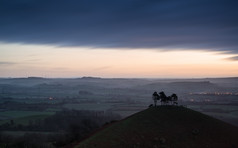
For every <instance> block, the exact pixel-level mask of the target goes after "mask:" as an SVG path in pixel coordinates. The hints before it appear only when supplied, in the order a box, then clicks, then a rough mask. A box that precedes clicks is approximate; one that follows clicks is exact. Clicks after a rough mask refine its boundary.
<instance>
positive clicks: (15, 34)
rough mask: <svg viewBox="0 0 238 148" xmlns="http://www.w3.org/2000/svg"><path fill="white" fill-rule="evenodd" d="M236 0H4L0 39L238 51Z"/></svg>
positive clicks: (8, 40)
mask: <svg viewBox="0 0 238 148" xmlns="http://www.w3.org/2000/svg"><path fill="white" fill-rule="evenodd" d="M237 4H238V1H236V0H229V1H227V0H209V1H208V0H199V1H191V0H180V1H177V0H120V1H111V0H100V1H98V0H71V1H70V2H69V1H67V0H34V1H30V0H21V1H19V0H11V1H8V0H3V1H0V18H1V22H0V41H4V42H19V43H26V44H29V43H31V44H52V45H57V46H87V47H93V48H97V47H100V48H165V49H168V50H171V49H180V48H183V49H207V50H221V51H227V52H234V53H238V41H237V39H238V17H237V16H238V10H237V8H236V6H237Z"/></svg>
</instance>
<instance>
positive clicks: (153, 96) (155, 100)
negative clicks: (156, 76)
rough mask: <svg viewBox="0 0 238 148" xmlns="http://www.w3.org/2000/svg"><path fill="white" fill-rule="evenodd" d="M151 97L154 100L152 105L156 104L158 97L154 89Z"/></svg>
mask: <svg viewBox="0 0 238 148" xmlns="http://www.w3.org/2000/svg"><path fill="white" fill-rule="evenodd" d="M152 99H153V100H154V105H155V106H156V104H157V100H159V99H160V97H159V95H158V93H157V92H156V91H155V92H154V93H153V95H152Z"/></svg>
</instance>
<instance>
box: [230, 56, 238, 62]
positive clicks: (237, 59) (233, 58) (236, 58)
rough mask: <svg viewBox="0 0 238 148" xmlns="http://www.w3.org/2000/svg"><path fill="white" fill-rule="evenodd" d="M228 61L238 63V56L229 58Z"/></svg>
mask: <svg viewBox="0 0 238 148" xmlns="http://www.w3.org/2000/svg"><path fill="white" fill-rule="evenodd" d="M227 60H229V61H238V56H233V57H230V58H227Z"/></svg>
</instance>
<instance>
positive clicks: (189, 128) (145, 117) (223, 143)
mask: <svg viewBox="0 0 238 148" xmlns="http://www.w3.org/2000/svg"><path fill="white" fill-rule="evenodd" d="M75 147H76V148H127V147H128V148H150V147H151V148H159V147H162V148H201V147H205V148H206V147H209V148H233V147H234V148H236V147H238V128H237V127H235V126H232V125H229V124H227V123H224V122H222V121H220V120H217V119H214V118H212V117H209V116H207V115H204V114H202V113H199V112H196V111H193V110H190V109H187V108H184V107H175V106H160V107H156V108H155V107H153V108H149V109H146V110H144V111H142V112H139V113H137V114H135V115H133V116H131V117H129V118H126V119H124V120H122V121H119V122H117V123H114V124H112V125H110V126H109V127H107V128H104V129H103V130H101V131H99V132H97V133H96V134H94V135H93V136H91V137H89V138H88V139H86V140H84V141H82V142H81V143H79V144H78V145H77V146H75Z"/></svg>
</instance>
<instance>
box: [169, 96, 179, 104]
mask: <svg viewBox="0 0 238 148" xmlns="http://www.w3.org/2000/svg"><path fill="white" fill-rule="evenodd" d="M171 99H172V100H171V101H172V104H173V105H178V96H177V95H176V94H172V95H171Z"/></svg>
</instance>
